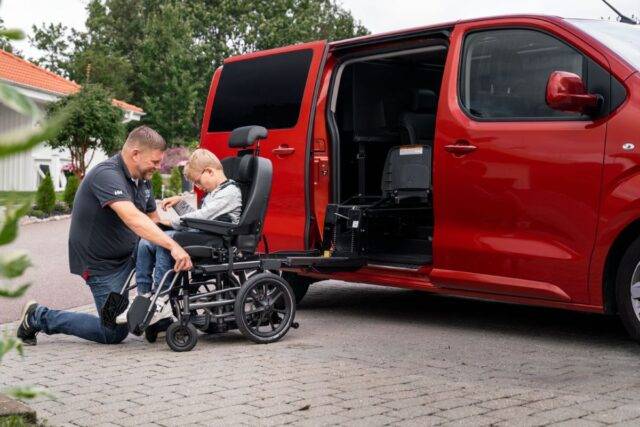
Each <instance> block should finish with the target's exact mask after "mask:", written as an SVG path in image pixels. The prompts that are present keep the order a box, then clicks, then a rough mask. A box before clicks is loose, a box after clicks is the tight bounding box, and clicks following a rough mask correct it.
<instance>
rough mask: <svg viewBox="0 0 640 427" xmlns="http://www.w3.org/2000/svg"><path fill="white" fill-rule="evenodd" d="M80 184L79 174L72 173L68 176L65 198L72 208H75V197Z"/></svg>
mask: <svg viewBox="0 0 640 427" xmlns="http://www.w3.org/2000/svg"><path fill="white" fill-rule="evenodd" d="M79 186H80V180H79V179H78V177H77V176H75V175H71V176H69V177H68V178H67V185H65V187H64V195H63V200H64V202H65V203H66V204H67V205H68V206H69V208H70V209H73V199H75V197H76V192H77V191H78V187H79Z"/></svg>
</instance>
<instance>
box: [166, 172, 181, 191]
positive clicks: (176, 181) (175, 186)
mask: <svg viewBox="0 0 640 427" xmlns="http://www.w3.org/2000/svg"><path fill="white" fill-rule="evenodd" d="M169 190H171V191H172V192H173V193H174V194H180V193H182V174H181V173H180V168H178V167H177V166H176V167H174V168H173V169H171V178H169Z"/></svg>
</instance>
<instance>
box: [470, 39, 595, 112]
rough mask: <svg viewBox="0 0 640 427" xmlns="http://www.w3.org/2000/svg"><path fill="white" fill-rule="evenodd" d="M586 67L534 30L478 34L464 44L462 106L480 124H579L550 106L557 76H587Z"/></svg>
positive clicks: (579, 58)
mask: <svg viewBox="0 0 640 427" xmlns="http://www.w3.org/2000/svg"><path fill="white" fill-rule="evenodd" d="M586 64H587V61H586V60H585V57H584V56H583V55H582V54H580V53H579V52H578V51H576V50H575V49H573V48H571V47H570V46H568V45H566V44H565V43H563V42H561V41H560V40H558V39H556V38H554V37H552V36H550V35H548V34H545V33H542V32H539V31H534V30H524V29H504V30H491V31H481V32H474V33H471V34H469V35H468V36H467V38H466V39H465V43H464V50H463V57H462V65H461V67H462V69H461V81H460V100H461V103H462V105H463V107H464V109H465V110H466V111H467V113H469V114H470V115H471V116H473V117H476V118H478V119H481V120H482V119H497V120H518V119H523V120H540V119H556V120H557V119H563V118H564V119H572V118H578V119H579V118H581V116H582V115H581V114H580V113H573V112H564V111H557V110H553V109H551V108H549V106H547V103H546V99H545V96H546V87H547V81H548V80H549V76H550V75H551V73H552V72H553V71H568V72H571V73H575V74H577V75H579V76H581V77H582V76H583V75H585V74H586V73H585V69H586Z"/></svg>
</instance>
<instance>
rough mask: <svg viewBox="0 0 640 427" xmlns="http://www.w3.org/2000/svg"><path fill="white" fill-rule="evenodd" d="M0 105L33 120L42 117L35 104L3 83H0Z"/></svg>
mask: <svg viewBox="0 0 640 427" xmlns="http://www.w3.org/2000/svg"><path fill="white" fill-rule="evenodd" d="M0 103H2V104H4V105H6V106H7V107H9V108H11V109H12V110H14V111H17V112H18V113H20V114H23V115H25V116H29V117H33V118H39V117H41V116H42V113H41V112H40V110H39V109H38V107H37V106H36V103H35V102H33V101H32V100H30V99H29V98H27V97H26V96H24V95H23V94H21V93H20V92H18V91H17V90H16V89H14V88H12V87H11V86H9V85H6V84H4V83H0Z"/></svg>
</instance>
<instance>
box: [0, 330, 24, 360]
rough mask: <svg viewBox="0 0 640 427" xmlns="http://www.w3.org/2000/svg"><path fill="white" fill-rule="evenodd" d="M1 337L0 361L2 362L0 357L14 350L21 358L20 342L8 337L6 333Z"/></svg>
mask: <svg viewBox="0 0 640 427" xmlns="http://www.w3.org/2000/svg"><path fill="white" fill-rule="evenodd" d="M3 335H4V336H3V337H2V339H0V361H2V357H3V356H4V355H5V354H7V353H9V352H10V351H11V350H14V349H15V350H16V351H17V352H18V353H19V354H20V356H22V355H23V353H22V341H20V340H19V339H18V338H15V337H12V336H9V335H7V334H6V333H4V334H3Z"/></svg>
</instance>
